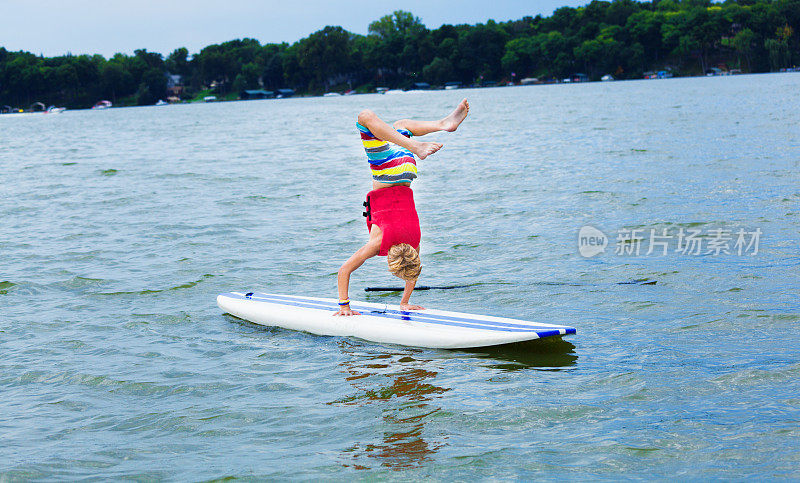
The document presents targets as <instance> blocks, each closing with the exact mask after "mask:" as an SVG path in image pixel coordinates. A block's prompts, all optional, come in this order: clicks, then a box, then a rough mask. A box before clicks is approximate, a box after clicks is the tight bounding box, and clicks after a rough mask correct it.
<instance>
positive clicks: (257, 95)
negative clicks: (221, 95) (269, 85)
mask: <svg viewBox="0 0 800 483" xmlns="http://www.w3.org/2000/svg"><path fill="white" fill-rule="evenodd" d="M273 97H275V92H273V91H265V90H263V89H247V90H243V91H242V92H240V93H239V98H240V99H242V100H253V99H272V98H273Z"/></svg>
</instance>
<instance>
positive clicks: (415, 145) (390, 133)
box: [358, 109, 442, 159]
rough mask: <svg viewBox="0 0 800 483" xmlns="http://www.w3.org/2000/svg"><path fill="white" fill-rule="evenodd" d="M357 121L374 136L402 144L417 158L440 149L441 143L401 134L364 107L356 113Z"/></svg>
mask: <svg viewBox="0 0 800 483" xmlns="http://www.w3.org/2000/svg"><path fill="white" fill-rule="evenodd" d="M358 123H359V124H361V125H362V126H364V127H366V128H367V129H369V131H370V132H371V133H372V134H373V135H375V137H376V138H378V139H382V140H383V141H389V142H390V143H394V144H397V145H398V146H403V147H404V148H406V149H408V150H409V151H411V152H412V153H414V154H416V155H417V157H418V158H419V159H425V158H427V157H428V156H430V155H431V154H433V153H435V152H436V151H438V150H440V149H442V144H441V143H426V142H422V141H417V140H416V139H411V138H407V137H405V136H403V135H402V134H400V133H399V132H397V131H396V130H395V129H393V128H392V126H390V125H388V124H386V123H385V122H383V120H381V118H379V117H378V116H377V115H376V114H375V113H374V112H372V111H370V110H369V109H365V110H363V111H361V112H360V113H359V114H358Z"/></svg>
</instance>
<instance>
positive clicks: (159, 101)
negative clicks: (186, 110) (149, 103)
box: [156, 99, 169, 106]
mask: <svg viewBox="0 0 800 483" xmlns="http://www.w3.org/2000/svg"><path fill="white" fill-rule="evenodd" d="M156 105H157V106H168V105H169V102H167V101H165V100H164V99H159V100H158V102H156Z"/></svg>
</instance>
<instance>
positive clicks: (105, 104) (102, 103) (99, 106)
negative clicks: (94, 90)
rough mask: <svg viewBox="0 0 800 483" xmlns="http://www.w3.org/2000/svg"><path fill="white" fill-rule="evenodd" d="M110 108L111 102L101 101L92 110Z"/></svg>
mask: <svg viewBox="0 0 800 483" xmlns="http://www.w3.org/2000/svg"><path fill="white" fill-rule="evenodd" d="M111 106H112V104H111V101H105V100H103V101H98V102H97V104H95V105H94V106H92V109H108V108H109V107H111Z"/></svg>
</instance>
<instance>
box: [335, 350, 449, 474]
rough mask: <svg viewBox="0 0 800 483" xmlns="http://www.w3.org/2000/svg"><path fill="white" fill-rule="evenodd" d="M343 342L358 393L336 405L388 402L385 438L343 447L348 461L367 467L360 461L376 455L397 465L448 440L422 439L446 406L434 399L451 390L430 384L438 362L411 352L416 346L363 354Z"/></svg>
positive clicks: (418, 460)
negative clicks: (362, 458) (394, 351)
mask: <svg viewBox="0 0 800 483" xmlns="http://www.w3.org/2000/svg"><path fill="white" fill-rule="evenodd" d="M340 346H341V348H342V351H343V352H344V353H345V354H347V355H349V356H351V358H350V359H349V360H347V361H345V362H343V363H341V364H340V366H341V367H342V369H344V371H345V372H346V373H347V374H348V376H347V377H346V380H347V381H348V382H349V383H350V384H352V385H353V387H355V388H356V389H357V392H356V394H354V395H353V396H350V397H347V398H344V399H341V400H338V401H334V402H332V403H331V404H346V405H357V406H363V405H366V404H372V403H387V404H385V406H384V408H383V410H382V418H383V423H384V425H385V429H384V431H383V437H382V440H381V441H380V442H378V443H367V444H360V443H356V444H354V445H353V446H351V447H350V448H347V449H346V450H344V453H345V455H347V456H349V458H348V459H350V460H351V461H348V462H346V463H345V464H344V466H352V467H354V468H356V469H366V468H368V466H367V465H365V464H363V461H360V458H361V457H363V456H367V457H370V458H376V459H378V460H380V462H381V464H382V465H383V466H386V467H388V468H392V469H396V470H401V469H405V468H411V467H416V466H419V465H422V464H423V463H425V462H426V461H427V460H428V459H430V455H432V454H433V453H435V452H436V451H438V450H439V449H440V448H442V447H443V446H444V445H445V443H444V442H442V441H441V440H437V438H431V437H427V440H426V439H424V438H423V432H424V427H425V423H426V422H427V421H428V420H429V419H430V418H431V417H433V415H434V414H436V413H437V412H438V411H439V410H440V409H441V408H440V407H438V406H435V405H433V404H429V401H432V400H434V399H436V398H438V397H441V394H443V393H445V392H447V391H449V390H450V389H449V388H443V387H439V386H435V385H433V384H431V380H433V379H434V378H435V377H436V374H437V372H435V371H432V370H431V368H432V367H433V366H434V364H432V363H431V361H430V360H424V359H415V358H414V357H411V355H410V354H414V353H415V352H414V351H413V350H411V349H409V350H407V351H406V352H400V353H385V352H384V353H379V354H364V353H360V352H358V347H357V346H353V345H352V343H350V342H347V341H343V342H342V343H341V344H340ZM352 460H355V461H352Z"/></svg>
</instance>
